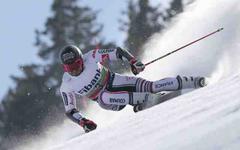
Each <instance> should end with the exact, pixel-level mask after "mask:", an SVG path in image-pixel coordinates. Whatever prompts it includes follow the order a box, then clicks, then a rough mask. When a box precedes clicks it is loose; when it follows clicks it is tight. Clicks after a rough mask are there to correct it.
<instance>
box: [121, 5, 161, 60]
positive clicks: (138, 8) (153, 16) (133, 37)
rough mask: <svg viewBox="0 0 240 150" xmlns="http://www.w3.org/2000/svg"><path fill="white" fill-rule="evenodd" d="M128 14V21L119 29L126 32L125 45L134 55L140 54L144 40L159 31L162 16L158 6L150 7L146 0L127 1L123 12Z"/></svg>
mask: <svg viewBox="0 0 240 150" xmlns="http://www.w3.org/2000/svg"><path fill="white" fill-rule="evenodd" d="M124 14H126V15H127V16H128V22H124V26H123V27H122V28H121V30H123V31H126V32H127V33H128V34H127V35H128V36H127V39H126V41H125V46H126V47H127V48H128V49H129V50H130V51H131V52H132V53H133V54H134V55H135V56H140V55H141V52H142V49H141V48H142V46H143V44H144V42H145V41H146V40H147V39H148V38H149V37H150V36H151V35H152V34H153V33H156V32H159V31H160V30H161V29H162V28H163V25H162V24H161V23H159V20H160V19H161V18H162V17H163V15H162V13H160V12H158V7H152V6H150V4H149V1H148V0H138V2H137V3H134V2H133V1H131V0H130V1H129V2H128V10H127V12H124Z"/></svg>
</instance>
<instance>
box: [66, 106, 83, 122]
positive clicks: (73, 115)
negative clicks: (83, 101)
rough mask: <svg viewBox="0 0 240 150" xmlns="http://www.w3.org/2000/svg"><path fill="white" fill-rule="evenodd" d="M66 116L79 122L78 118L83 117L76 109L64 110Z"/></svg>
mask: <svg viewBox="0 0 240 150" xmlns="http://www.w3.org/2000/svg"><path fill="white" fill-rule="evenodd" d="M66 116H67V117H68V118H69V119H71V120H72V121H73V122H75V123H77V124H79V123H80V120H81V119H82V118H83V117H82V116H81V115H80V114H79V111H78V110H77V109H75V108H74V109H72V110H70V111H68V112H66Z"/></svg>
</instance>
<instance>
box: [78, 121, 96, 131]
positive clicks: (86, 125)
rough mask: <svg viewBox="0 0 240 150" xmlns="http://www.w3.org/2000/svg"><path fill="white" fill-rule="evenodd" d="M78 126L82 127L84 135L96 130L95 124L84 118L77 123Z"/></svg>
mask: <svg viewBox="0 0 240 150" xmlns="http://www.w3.org/2000/svg"><path fill="white" fill-rule="evenodd" d="M79 124H80V126H81V127H83V129H84V131H85V132H86V133H88V132H90V131H92V130H95V129H96V128H97V124H96V123H94V122H93V121H91V120H88V119H86V118H82V119H81V120H80V122H79Z"/></svg>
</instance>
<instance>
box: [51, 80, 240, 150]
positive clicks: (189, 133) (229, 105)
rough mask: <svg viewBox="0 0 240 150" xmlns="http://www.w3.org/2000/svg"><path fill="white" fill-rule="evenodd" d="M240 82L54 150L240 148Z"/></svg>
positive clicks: (168, 104)
mask: <svg viewBox="0 0 240 150" xmlns="http://www.w3.org/2000/svg"><path fill="white" fill-rule="evenodd" d="M239 88H240V76H239V75H234V76H232V77H230V78H228V79H226V80H224V81H221V82H219V83H218V84H215V85H212V86H208V87H206V88H203V89H199V90H196V91H194V92H191V93H188V94H185V95H183V96H180V97H178V98H175V99H173V100H171V101H168V102H165V103H163V104H161V105H157V106H155V107H153V108H151V109H148V110H145V111H143V112H139V113H137V114H135V115H131V116H129V117H128V118H126V119H124V120H118V121H116V122H115V124H114V125H113V126H108V127H105V128H100V129H98V130H96V131H94V132H91V133H89V134H83V135H81V136H78V137H76V138H73V139H71V140H68V141H67V142H65V143H61V144H60V145H58V146H57V147H55V148H53V149H52V150H78V149H84V150H93V149H98V150H107V149H114V150H123V149H124V150H125V149H129V150H130V149H131V150H139V149H149V150H159V149H164V150H165V149H170V150H176V149H179V150H183V149H184V150H193V149H194V150H196V149H201V150H202V149H204V150H205V149H207V150H213V149H216V150H219V149H236V150H238V149H239V147H240V134H239V133H240V98H239V95H240V91H239V90H236V89H239Z"/></svg>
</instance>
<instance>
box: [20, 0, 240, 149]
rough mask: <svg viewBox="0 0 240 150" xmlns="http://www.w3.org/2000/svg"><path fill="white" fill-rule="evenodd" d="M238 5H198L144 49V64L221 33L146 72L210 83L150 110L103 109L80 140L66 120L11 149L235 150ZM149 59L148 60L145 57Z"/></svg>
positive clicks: (239, 139) (223, 1)
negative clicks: (203, 78)
mask: <svg viewBox="0 0 240 150" xmlns="http://www.w3.org/2000/svg"><path fill="white" fill-rule="evenodd" d="M239 18H240V2H239V0H197V1H196V2H194V3H193V4H191V5H190V6H188V7H187V8H186V11H185V12H184V13H183V14H181V15H179V16H178V17H177V18H176V19H175V20H174V21H173V23H171V25H170V27H169V28H168V29H167V30H166V31H164V33H161V34H156V35H154V36H153V37H152V38H151V40H150V41H148V42H147V43H146V45H145V50H146V53H145V55H144V58H143V61H144V62H148V61H150V60H152V59H154V58H156V57H158V56H162V55H164V54H166V53H168V52H170V51H172V50H174V49H176V48H178V47H180V46H183V45H185V44H187V43H189V42H191V41H193V40H195V39H197V38H199V37H201V36H204V35H205V34H208V33H210V32H212V31H214V30H216V29H218V28H220V27H223V28H224V30H223V31H221V32H219V33H217V34H215V35H213V36H211V37H209V38H207V39H205V40H203V41H200V42H198V43H196V44H194V45H191V46H189V47H187V48H185V49H182V50H181V51H179V52H177V53H174V54H172V55H170V56H168V57H166V58H164V59H162V60H159V61H158V62H155V63H154V64H151V65H149V66H147V67H146V69H145V71H144V72H143V73H142V74H141V75H140V76H141V77H144V78H147V79H149V80H157V79H160V78H163V77H168V76H174V77H175V76H176V75H178V74H180V75H194V76H196V75H203V76H207V77H209V79H210V84H209V86H207V87H204V88H202V89H199V90H195V91H192V92H189V93H186V94H184V95H182V96H179V97H177V98H174V99H172V100H170V101H167V102H165V103H162V104H160V105H157V106H154V107H152V108H150V109H148V110H145V111H142V112H139V113H136V114H135V113H133V112H132V108H131V107H127V108H126V109H125V110H123V111H121V112H109V111H105V110H102V109H101V108H99V107H98V106H97V105H93V106H92V109H91V110H90V111H89V112H88V113H87V114H86V116H87V117H89V118H91V119H93V120H94V121H96V122H97V123H98V129H97V130H95V131H93V132H90V133H88V134H84V133H83V131H82V130H81V129H80V128H79V127H78V126H77V125H75V124H73V123H71V122H70V121H68V120H66V121H65V123H64V124H63V125H59V126H57V127H55V128H52V129H49V131H48V134H47V136H44V137H39V139H37V140H36V139H33V141H31V142H29V144H27V145H24V146H19V147H18V148H17V149H18V150H19V149H20V150H21V149H23V150H30V149H44V150H46V149H47V150H79V149H84V150H92V149H98V150H106V149H114V150H123V149H124V150H127V149H129V150H130V149H131V150H138V149H149V150H159V149H164V150H176V149H177V150H178V149H179V150H182V149H184V150H193V149H194V150H198V149H199V150H200V149H201V150H202V149H204V150H213V149H216V150H220V149H231V150H234V149H235V150H238V149H239V147H240V134H239V133H240V97H239V95H240V91H239V89H240V70H239V68H240V67H239V66H240V55H239V54H240V43H239V41H240V21H239ZM149 52H151V53H149Z"/></svg>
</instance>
